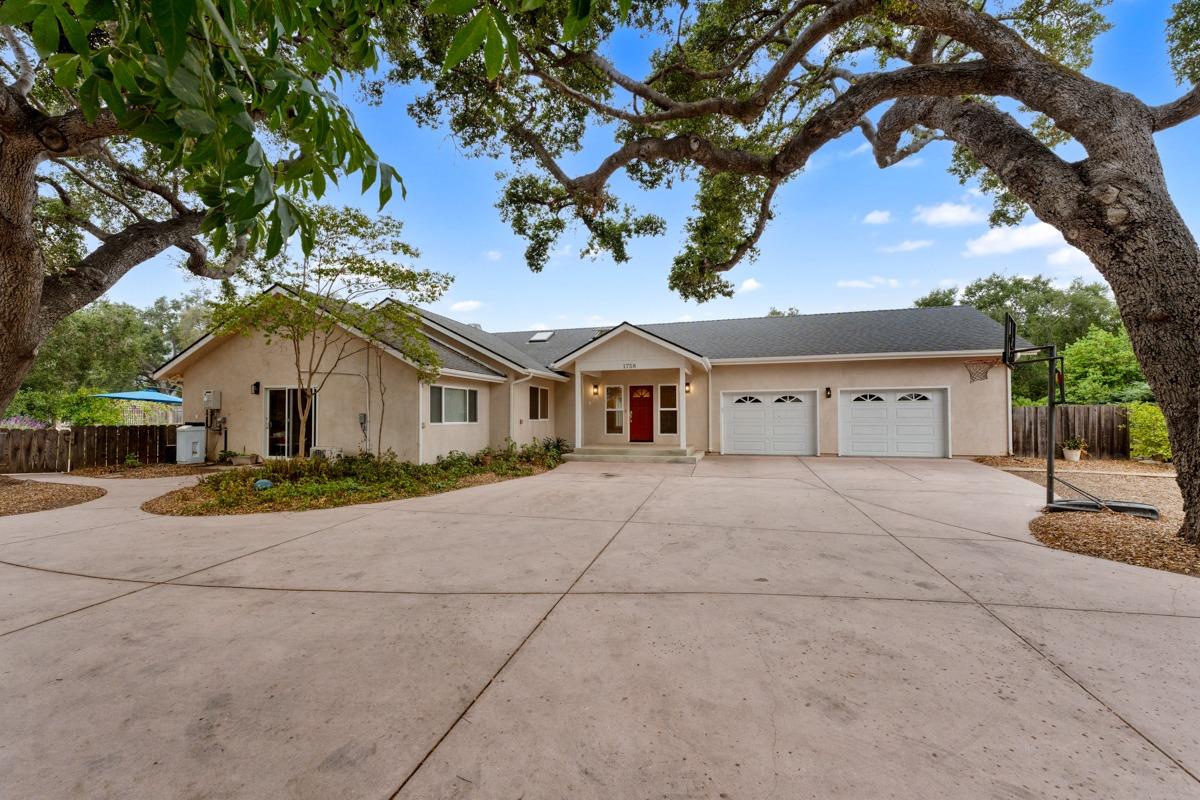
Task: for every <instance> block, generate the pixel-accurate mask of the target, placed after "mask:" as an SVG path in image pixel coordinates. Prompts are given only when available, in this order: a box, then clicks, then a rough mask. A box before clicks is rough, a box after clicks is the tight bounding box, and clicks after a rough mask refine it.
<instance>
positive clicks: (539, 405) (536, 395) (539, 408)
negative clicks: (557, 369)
mask: <svg viewBox="0 0 1200 800" xmlns="http://www.w3.org/2000/svg"><path fill="white" fill-rule="evenodd" d="M529 418H530V419H534V420H536V419H550V390H549V389H547V388H545V387H543V386H530V387H529Z"/></svg>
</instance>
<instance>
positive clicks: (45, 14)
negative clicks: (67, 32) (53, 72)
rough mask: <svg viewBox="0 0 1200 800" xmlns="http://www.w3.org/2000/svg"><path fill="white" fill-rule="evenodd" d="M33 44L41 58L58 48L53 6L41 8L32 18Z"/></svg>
mask: <svg viewBox="0 0 1200 800" xmlns="http://www.w3.org/2000/svg"><path fill="white" fill-rule="evenodd" d="M33 46H34V47H36V48H37V51H38V55H40V56H42V57H43V58H45V57H46V56H48V55H50V54H51V53H54V52H55V51H57V50H58V17H56V16H55V15H54V9H53V8H46V9H43V10H42V13H40V14H38V15H37V17H36V18H35V19H34V20H33Z"/></svg>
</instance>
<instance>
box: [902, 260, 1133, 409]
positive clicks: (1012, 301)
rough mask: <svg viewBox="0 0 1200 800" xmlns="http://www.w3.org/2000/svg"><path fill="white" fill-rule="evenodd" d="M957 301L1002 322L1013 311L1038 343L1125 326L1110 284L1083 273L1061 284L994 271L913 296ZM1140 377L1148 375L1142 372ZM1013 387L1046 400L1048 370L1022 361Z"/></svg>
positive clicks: (925, 302)
mask: <svg viewBox="0 0 1200 800" xmlns="http://www.w3.org/2000/svg"><path fill="white" fill-rule="evenodd" d="M956 302H961V303H962V304H963V305H968V306H974V307H975V308H977V309H979V310H980V311H982V312H983V313H985V314H987V315H988V316H989V317H991V318H992V319H994V320H996V321H997V322H1004V315H1005V314H1012V316H1013V319H1015V320H1016V321H1017V328H1018V329H1019V330H1020V331H1021V335H1022V336H1024V337H1025V338H1026V339H1028V340H1029V341H1031V342H1034V343H1036V344H1057V345H1059V346H1060V347H1062V346H1065V345H1069V344H1071V343H1072V342H1075V341H1077V340H1078V339H1079V338H1080V337H1082V336H1085V335H1086V334H1087V333H1088V331H1089V330H1091V329H1092V328H1098V329H1099V330H1101V331H1103V332H1106V333H1114V332H1116V331H1119V330H1123V328H1122V327H1121V316H1120V314H1119V313H1118V311H1117V306H1116V303H1114V302H1113V300H1112V297H1111V296H1110V293H1109V289H1108V287H1107V286H1105V285H1104V284H1103V283H1086V282H1085V281H1083V280H1082V279H1080V278H1076V279H1075V280H1073V281H1071V283H1070V284H1069V285H1067V286H1066V287H1059V286H1056V285H1054V282H1053V281H1051V280H1050V279H1049V278H1047V277H1045V276H1043V275H1035V276H1033V277H1031V278H1026V277H1023V276H1020V275H1015V276H1010V275H1003V274H1001V273H999V272H993V273H992V274H991V275H988V276H987V277H984V278H977V279H975V280H973V281H971V282H970V283H968V284H967V285H966V287H964V288H963V289H962V290H961V291H960V290H959V289H958V288H957V287H948V288H944V289H934V290H933V291H931V292H929V293H928V294H926V295H924V296H923V297H919V298H917V299H916V300H914V301H913V305H914V306H917V307H928V306H951V305H954V304H955V303H956ZM1131 352H1132V351H1131ZM1137 380H1138V381H1144V380H1145V379H1144V378H1143V377H1142V376H1141V373H1140V372H1139V373H1138V377H1137ZM1069 385H1070V384H1069V383H1068V390H1069ZM1012 390H1013V396H1014V397H1015V398H1017V399H1019V400H1024V401H1029V402H1032V403H1044V402H1045V401H1046V370H1045V369H1044V368H1043V367H1041V366H1039V365H1036V364H1029V365H1026V366H1020V365H1018V366H1017V368H1016V369H1015V370H1013V376H1012ZM1138 394H1139V396H1140V395H1141V394H1144V393H1141V392H1139V393H1138ZM1071 402H1084V401H1082V400H1072V401H1071ZM1088 402H1108V401H1107V400H1104V401H1088Z"/></svg>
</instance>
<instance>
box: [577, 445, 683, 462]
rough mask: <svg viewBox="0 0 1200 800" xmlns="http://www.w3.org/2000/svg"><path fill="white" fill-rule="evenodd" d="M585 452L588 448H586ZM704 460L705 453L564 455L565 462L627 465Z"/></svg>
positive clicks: (578, 453)
mask: <svg viewBox="0 0 1200 800" xmlns="http://www.w3.org/2000/svg"><path fill="white" fill-rule="evenodd" d="M584 449H585V450H586V449H587V448H584ZM702 458H704V453H686V454H685V453H683V452H679V453H677V454H674V455H672V454H669V453H647V452H645V451H640V452H639V451H634V452H632V453H628V454H621V453H612V452H602V453H596V452H592V453H583V452H579V451H578V450H577V451H575V452H574V453H566V454H564V455H563V460H564V461H610V462H620V463H625V464H695V463H696V462H698V461H699V460H700V459H702Z"/></svg>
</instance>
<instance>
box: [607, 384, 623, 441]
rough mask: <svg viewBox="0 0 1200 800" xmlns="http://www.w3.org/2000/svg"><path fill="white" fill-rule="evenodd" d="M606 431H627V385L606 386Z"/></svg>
mask: <svg viewBox="0 0 1200 800" xmlns="http://www.w3.org/2000/svg"><path fill="white" fill-rule="evenodd" d="M604 432H605V433H624V432H625V387H624V386H605V387H604Z"/></svg>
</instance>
